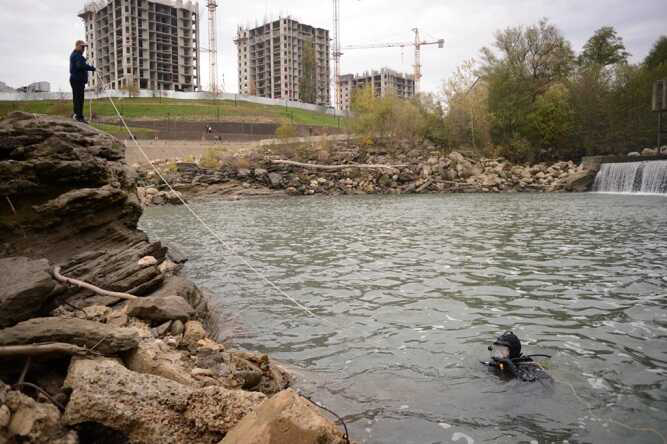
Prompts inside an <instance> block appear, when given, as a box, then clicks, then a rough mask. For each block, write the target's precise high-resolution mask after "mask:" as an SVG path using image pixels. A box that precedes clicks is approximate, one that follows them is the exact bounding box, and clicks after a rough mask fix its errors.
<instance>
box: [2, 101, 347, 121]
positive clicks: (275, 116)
mask: <svg viewBox="0 0 667 444" xmlns="http://www.w3.org/2000/svg"><path fill="white" fill-rule="evenodd" d="M116 104H117V105H118V106H119V108H120V109H121V112H122V114H123V116H124V117H126V118H128V119H133V120H141V119H143V120H162V119H166V118H170V119H175V120H194V121H205V120H215V119H217V118H218V115H219V116H220V117H221V118H226V119H230V118H233V120H234V121H239V122H244V121H249V122H250V121H256V120H258V119H261V120H262V121H271V122H276V123H282V122H284V121H285V120H292V122H293V123H294V124H296V125H316V126H338V119H337V118H334V117H333V116H330V115H328V114H323V113H316V112H310V111H304V110H300V109H289V108H285V107H283V106H268V105H257V104H254V103H248V102H236V103H235V102H234V101H229V100H223V101H204V100H197V101H195V100H176V99H161V100H160V99H152V98H151V99H137V98H135V99H123V100H118V99H116ZM89 105H90V103H89V102H88V101H86V106H85V115H86V116H87V115H88V112H89ZM19 110H20V111H27V112H32V113H38V114H56V115H69V114H70V113H71V106H70V102H69V101H34V102H0V116H3V115H5V114H7V113H8V112H11V111H19ZM93 111H94V112H95V113H96V114H97V115H98V116H105V117H114V116H115V115H116V114H115V112H114V109H113V107H112V106H111V104H110V103H109V101H108V100H107V99H101V100H95V101H93ZM341 124H342V123H341Z"/></svg>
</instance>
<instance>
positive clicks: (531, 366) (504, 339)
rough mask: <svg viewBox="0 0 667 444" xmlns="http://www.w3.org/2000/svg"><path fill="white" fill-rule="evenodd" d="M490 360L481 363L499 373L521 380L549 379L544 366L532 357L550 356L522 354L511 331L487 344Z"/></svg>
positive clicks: (518, 341)
mask: <svg viewBox="0 0 667 444" xmlns="http://www.w3.org/2000/svg"><path fill="white" fill-rule="evenodd" d="M489 351H490V352H491V361H489V362H483V361H482V364H484V365H486V366H488V367H490V368H493V369H494V370H495V371H496V372H498V373H499V374H501V375H506V376H509V377H512V378H519V379H521V380H522V381H528V382H533V381H537V380H541V379H551V376H549V374H548V373H547V372H545V371H544V368H542V366H541V365H540V364H538V363H537V362H535V361H533V359H532V358H534V357H537V356H540V357H545V358H551V356H549V355H543V354H537V355H524V354H522V353H521V341H520V340H519V338H518V337H517V336H516V335H515V334H514V333H512V332H511V331H508V332H505V333H503V334H502V335H500V336H498V338H497V339H496V340H495V342H494V343H493V345H490V346H489Z"/></svg>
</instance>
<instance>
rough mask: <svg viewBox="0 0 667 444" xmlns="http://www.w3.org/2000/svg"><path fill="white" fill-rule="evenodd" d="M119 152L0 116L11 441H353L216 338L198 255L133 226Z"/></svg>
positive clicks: (70, 128)
mask: <svg viewBox="0 0 667 444" xmlns="http://www.w3.org/2000/svg"><path fill="white" fill-rule="evenodd" d="M123 150H124V148H123V146H122V144H120V143H119V142H118V141H116V140H115V139H113V138H112V137H110V136H108V135H106V134H104V133H101V132H99V131H95V130H93V129H91V128H90V127H88V126H85V125H82V124H77V123H73V122H71V121H69V120H64V119H57V118H51V117H48V118H47V117H41V116H39V117H37V118H36V117H35V116H33V115H32V114H23V113H14V114H11V115H10V116H9V117H8V118H7V119H5V120H3V121H0V197H2V201H3V203H4V202H7V205H0V443H17V442H27V443H55V444H76V443H79V442H81V443H86V442H110V443H121V442H131V443H156V442H169V443H193V442H196V443H219V442H224V443H234V444H243V443H260V444H261V443H267V444H268V443H269V442H293V443H303V444H310V443H313V444H315V443H331V444H342V443H344V442H345V438H344V436H343V434H342V433H341V432H340V431H338V430H337V429H336V427H335V426H334V424H332V423H331V422H330V421H328V420H326V419H324V418H323V417H322V416H320V414H319V413H318V412H317V411H316V409H315V407H314V406H312V405H311V404H310V403H309V402H308V401H307V400H305V399H303V398H301V397H299V396H298V395H297V394H296V393H294V392H293V391H291V390H287V387H288V386H289V383H290V381H289V377H288V375H287V373H286V372H285V371H284V370H282V369H281V368H280V367H279V366H277V365H276V364H275V363H273V362H272V361H271V360H270V358H269V357H268V356H267V355H264V354H255V353H247V352H241V351H235V350H232V349H230V348H228V347H226V346H224V345H222V344H220V343H218V342H217V341H216V338H215V336H214V335H212V334H211V332H212V331H213V330H214V329H213V326H214V322H213V321H214V320H215V318H214V317H213V316H212V313H213V311H212V310H211V301H210V299H209V298H208V297H207V296H206V294H208V293H207V292H206V291H204V290H200V289H199V288H197V287H196V286H195V285H194V284H193V283H192V282H190V281H189V280H187V279H185V278H183V277H182V276H180V275H179V272H180V270H181V268H182V265H183V263H184V262H185V261H186V260H187V259H186V258H185V257H184V256H183V254H181V253H179V252H178V251H177V250H176V249H169V248H167V247H166V246H164V245H162V244H161V243H160V242H151V241H149V240H148V238H147V237H146V235H145V234H144V233H142V232H140V231H138V230H137V228H136V225H137V222H138V219H139V216H140V215H141V209H140V205H139V201H138V199H137V195H136V193H135V182H134V176H133V174H132V173H131V171H129V170H128V168H127V167H126V165H125V163H124V160H123V159H124V153H123ZM65 277H66V278H67V279H73V280H74V281H70V282H69V283H67V282H66V279H65ZM72 282H73V283H74V284H75V285H69V284H70V283H72ZM83 284H90V285H92V287H91V286H90V285H89V286H86V285H83ZM101 290H104V291H101ZM109 292H112V293H109ZM258 430H261V431H262V432H261V433H259V434H258V432H257V431H258Z"/></svg>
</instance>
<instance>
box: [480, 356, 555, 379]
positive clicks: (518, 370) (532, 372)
mask: <svg viewBox="0 0 667 444" xmlns="http://www.w3.org/2000/svg"><path fill="white" fill-rule="evenodd" d="M484 364H485V365H488V366H489V367H491V368H494V369H496V370H497V371H499V372H503V373H504V374H507V375H510V376H512V377H514V378H519V379H521V380H522V381H526V382H534V381H538V380H545V379H551V376H549V374H548V373H547V372H545V371H544V369H543V368H542V366H540V365H539V364H538V363H537V362H535V361H533V360H532V358H530V357H529V356H520V357H518V358H514V359H502V360H499V361H491V362H485V363H484ZM501 364H502V366H503V368H501Z"/></svg>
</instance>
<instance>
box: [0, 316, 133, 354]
mask: <svg viewBox="0 0 667 444" xmlns="http://www.w3.org/2000/svg"><path fill="white" fill-rule="evenodd" d="M41 342H60V343H67V344H74V345H78V346H81V347H87V348H90V349H93V348H94V349H95V351H97V352H99V353H103V354H113V353H118V352H122V351H126V350H131V349H133V348H135V347H136V346H137V344H138V336H137V332H136V330H134V329H130V328H119V327H113V326H111V325H107V324H100V323H99V322H95V321H88V320H85V319H75V318H59V317H50V318H34V319H30V320H29V321H24V322H21V323H19V324H17V325H15V326H13V327H9V328H5V329H4V330H0V345H27V344H36V343H41Z"/></svg>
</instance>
